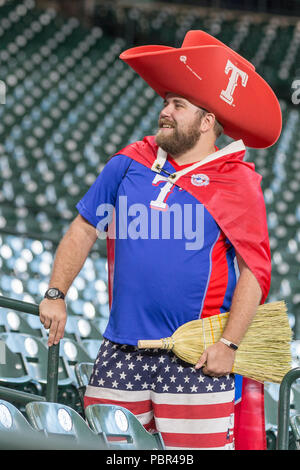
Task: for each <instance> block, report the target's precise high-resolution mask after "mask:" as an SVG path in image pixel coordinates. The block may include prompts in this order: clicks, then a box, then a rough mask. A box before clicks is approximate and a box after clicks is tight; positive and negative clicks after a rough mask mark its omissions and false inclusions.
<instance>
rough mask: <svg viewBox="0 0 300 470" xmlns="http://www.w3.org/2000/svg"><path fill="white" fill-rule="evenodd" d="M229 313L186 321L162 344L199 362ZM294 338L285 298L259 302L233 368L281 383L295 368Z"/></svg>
mask: <svg viewBox="0 0 300 470" xmlns="http://www.w3.org/2000/svg"><path fill="white" fill-rule="evenodd" d="M228 316H229V313H228V312H227V313H223V314H219V315H215V316H212V317H208V318H205V319H199V320H193V321H190V322H188V323H185V324H183V325H182V326H180V327H179V328H178V329H177V330H176V331H175V332H174V334H173V335H172V336H171V337H170V338H163V339H162V342H163V343H164V345H163V346H162V347H163V348H164V349H172V350H173V352H174V354H176V356H178V357H179V358H180V359H182V360H183V361H185V362H188V363H190V364H196V363H197V362H198V360H199V358H200V356H201V354H202V353H203V351H204V350H205V349H206V348H207V347H208V346H210V345H211V344H214V343H216V342H217V341H218V340H219V339H220V338H221V336H222V332H223V330H224V327H225V325H226V322H227V319H228ZM291 340H292V330H291V328H290V325H289V321H288V316H287V312H286V306H285V302H284V301H278V302H270V303H268V304H264V305H261V306H259V307H258V309H257V313H256V315H255V317H254V319H253V321H252V323H251V325H250V326H249V328H248V330H247V332H246V334H245V336H244V338H243V340H242V341H241V343H240V345H239V348H238V350H237V351H236V355H235V361H234V367H233V370H232V372H234V373H236V374H240V375H243V376H245V377H248V378H252V379H254V380H257V381H259V382H274V383H280V382H281V381H282V378H283V377H284V375H285V374H286V373H287V372H288V371H289V370H290V369H291V362H292V358H291V349H290V345H291ZM140 343H142V342H139V344H140ZM139 347H140V346H139ZM156 347H157V346H156Z"/></svg>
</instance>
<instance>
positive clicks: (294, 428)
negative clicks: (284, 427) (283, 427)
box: [290, 414, 300, 450]
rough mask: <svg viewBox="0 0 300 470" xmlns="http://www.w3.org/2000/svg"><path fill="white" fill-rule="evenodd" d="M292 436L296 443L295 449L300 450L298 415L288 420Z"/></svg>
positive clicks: (299, 421)
mask: <svg viewBox="0 0 300 470" xmlns="http://www.w3.org/2000/svg"><path fill="white" fill-rule="evenodd" d="M290 423H291V428H292V432H293V436H294V439H295V442H296V448H297V449H298V450H300V415H299V414H298V415H294V416H292V417H291V418H290Z"/></svg>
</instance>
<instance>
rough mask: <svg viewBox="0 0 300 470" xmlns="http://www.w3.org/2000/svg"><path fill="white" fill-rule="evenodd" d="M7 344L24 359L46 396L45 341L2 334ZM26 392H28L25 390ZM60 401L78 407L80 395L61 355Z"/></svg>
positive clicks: (59, 368) (59, 373)
mask: <svg viewBox="0 0 300 470" xmlns="http://www.w3.org/2000/svg"><path fill="white" fill-rule="evenodd" d="M0 339H2V340H3V341H4V342H5V344H6V345H7V346H8V347H9V348H10V349H11V350H12V351H13V352H14V353H18V354H19V357H22V360H23V363H24V364H25V366H26V370H27V371H28V375H29V377H31V380H33V381H35V382H37V383H38V384H40V386H41V389H42V391H41V393H40V394H41V395H43V396H46V387H47V367H48V348H47V346H46V345H45V344H44V342H43V340H42V339H40V338H36V337H33V336H30V335H26V334H23V333H2V334H1V335H0ZM24 391H26V390H24ZM58 401H59V402H62V403H65V402H66V403H70V404H72V405H74V406H76V403H77V401H78V394H77V390H76V386H75V385H74V379H73V375H72V371H71V370H70V369H69V366H68V363H67V362H66V361H65V359H64V357H63V356H61V355H60V357H59V365H58Z"/></svg>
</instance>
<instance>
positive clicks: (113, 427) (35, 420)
mask: <svg viewBox="0 0 300 470" xmlns="http://www.w3.org/2000/svg"><path fill="white" fill-rule="evenodd" d="M111 438H113V441H112V440H111ZM118 439H119V442H118ZM0 448H1V449H8V448H9V449H40V450H41V449H67V450H75V449H76V450H78V449H82V450H83V449H85V450H91V449H94V450H104V449H116V450H129V449H131V450H139V449H144V450H154V449H155V450H159V449H160V450H162V449H164V448H165V447H164V443H163V440H162V437H161V435H160V433H155V434H150V433H149V432H147V431H146V430H145V429H144V428H143V426H142V424H141V423H140V422H139V421H138V419H137V418H136V417H135V416H134V415H133V414H132V413H131V412H129V411H128V410H127V409H125V408H122V407H117V406H113V405H90V406H89V407H88V408H87V414H86V420H85V419H83V418H82V417H81V416H80V415H79V414H78V413H77V412H76V411H75V410H73V409H72V408H70V407H68V406H66V405H61V404H58V403H50V402H34V401H33V402H30V403H28V404H27V405H26V415H25V416H24V414H22V413H21V412H20V411H19V410H18V409H17V408H16V407H15V406H14V405H12V404H11V403H10V402H8V401H6V400H1V399H0Z"/></svg>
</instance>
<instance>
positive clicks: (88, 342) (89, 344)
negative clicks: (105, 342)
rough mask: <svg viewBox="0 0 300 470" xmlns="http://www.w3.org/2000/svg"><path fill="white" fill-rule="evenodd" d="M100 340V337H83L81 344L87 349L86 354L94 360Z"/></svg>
mask: <svg viewBox="0 0 300 470" xmlns="http://www.w3.org/2000/svg"><path fill="white" fill-rule="evenodd" d="M101 343H102V340H101V339H100V340H99V339H83V340H82V345H83V347H84V349H85V350H86V351H87V353H88V355H89V356H90V357H91V358H92V359H93V360H95V359H96V358H97V355H98V352H99V349H100V346H101Z"/></svg>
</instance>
